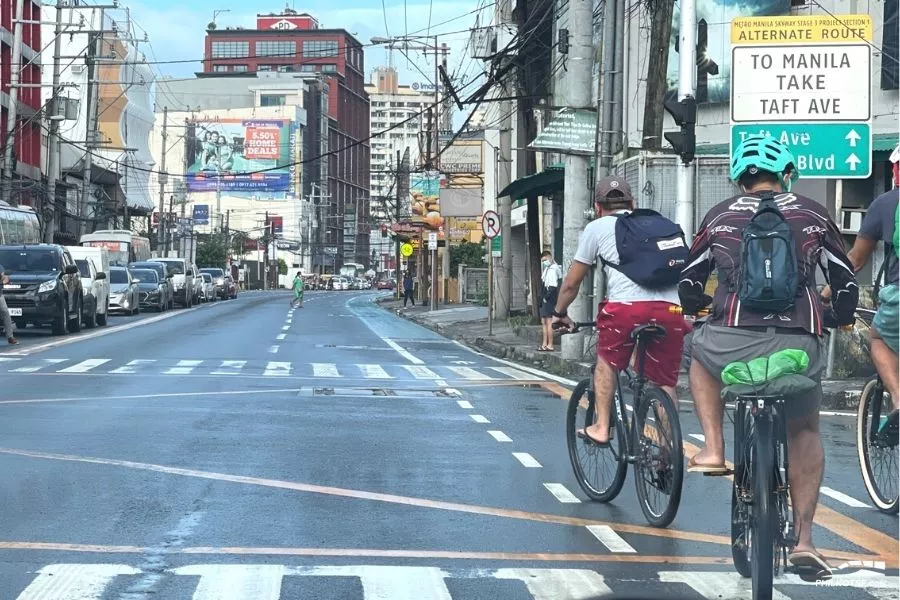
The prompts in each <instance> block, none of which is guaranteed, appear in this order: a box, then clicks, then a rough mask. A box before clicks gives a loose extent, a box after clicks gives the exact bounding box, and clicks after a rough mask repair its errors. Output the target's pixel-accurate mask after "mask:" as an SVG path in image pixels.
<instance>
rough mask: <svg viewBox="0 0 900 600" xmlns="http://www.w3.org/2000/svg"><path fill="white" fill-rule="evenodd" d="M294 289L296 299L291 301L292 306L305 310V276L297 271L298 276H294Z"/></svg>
mask: <svg viewBox="0 0 900 600" xmlns="http://www.w3.org/2000/svg"><path fill="white" fill-rule="evenodd" d="M292 287H293V289H294V299H293V300H292V301H291V306H295V307H296V306H299V307H300V308H303V287H304V283H303V275H302V274H301V272H300V271H297V275H295V276H294V283H293V285H292Z"/></svg>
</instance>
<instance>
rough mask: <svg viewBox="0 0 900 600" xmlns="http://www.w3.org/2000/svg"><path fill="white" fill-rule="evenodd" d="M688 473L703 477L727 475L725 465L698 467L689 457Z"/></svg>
mask: <svg viewBox="0 0 900 600" xmlns="http://www.w3.org/2000/svg"><path fill="white" fill-rule="evenodd" d="M687 471H688V473H703V474H704V475H727V474H728V467H726V466H725V465H698V464H697V462H696V461H695V460H694V457H691V460H689V461H688V468H687Z"/></svg>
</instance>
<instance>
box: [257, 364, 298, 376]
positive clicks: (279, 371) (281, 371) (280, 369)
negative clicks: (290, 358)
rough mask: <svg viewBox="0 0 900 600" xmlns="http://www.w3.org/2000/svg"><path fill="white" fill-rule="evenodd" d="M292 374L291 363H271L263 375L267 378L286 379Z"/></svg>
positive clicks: (267, 365)
mask: <svg viewBox="0 0 900 600" xmlns="http://www.w3.org/2000/svg"><path fill="white" fill-rule="evenodd" d="M290 374H291V363H289V362H269V363H267V364H266V370H265V371H264V372H263V375H265V376H267V377H286V376H288V375H290Z"/></svg>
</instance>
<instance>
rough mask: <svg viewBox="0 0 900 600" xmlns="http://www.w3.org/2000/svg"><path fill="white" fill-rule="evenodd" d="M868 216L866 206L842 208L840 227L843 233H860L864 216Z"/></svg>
mask: <svg viewBox="0 0 900 600" xmlns="http://www.w3.org/2000/svg"><path fill="white" fill-rule="evenodd" d="M864 216H866V209H865V208H842V209H841V220H840V227H841V233H859V228H860V226H861V225H862V220H863V217H864Z"/></svg>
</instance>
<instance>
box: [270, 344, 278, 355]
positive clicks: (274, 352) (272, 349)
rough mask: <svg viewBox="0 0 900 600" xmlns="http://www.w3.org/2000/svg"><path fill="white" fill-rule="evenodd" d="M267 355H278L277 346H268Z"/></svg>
mask: <svg viewBox="0 0 900 600" xmlns="http://www.w3.org/2000/svg"><path fill="white" fill-rule="evenodd" d="M269 354H278V344H274V345H272V346H269Z"/></svg>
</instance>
